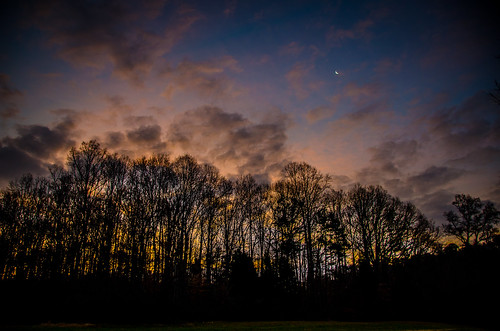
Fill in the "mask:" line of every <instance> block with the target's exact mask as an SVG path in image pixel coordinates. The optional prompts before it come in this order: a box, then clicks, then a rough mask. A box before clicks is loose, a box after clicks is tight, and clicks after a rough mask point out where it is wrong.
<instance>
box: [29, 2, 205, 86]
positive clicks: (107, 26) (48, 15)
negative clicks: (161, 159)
mask: <svg viewBox="0 0 500 331" xmlns="http://www.w3.org/2000/svg"><path fill="white" fill-rule="evenodd" d="M164 7H165V1H157V0H153V1H139V2H134V1H92V2H89V1H64V0H52V1H43V2H36V3H35V4H34V5H33V6H32V8H31V9H30V12H31V13H33V14H32V16H31V20H32V23H33V24H34V25H35V26H36V27H38V28H40V29H42V30H43V31H45V32H46V33H47V36H48V40H49V42H50V43H51V44H52V45H55V46H56V47H58V54H59V55H60V56H61V57H62V58H63V59H65V60H66V61H68V62H71V63H73V64H76V65H81V66H87V67H94V68H98V69H104V68H105V66H106V65H108V64H109V63H112V65H113V67H114V68H113V72H114V73H115V74H118V75H119V76H122V77H125V78H127V79H130V80H132V81H134V82H135V83H139V84H140V83H141V81H142V78H143V76H144V75H146V74H148V73H149V72H150V70H151V68H152V65H153V64H154V61H155V60H157V59H159V58H160V57H161V56H162V55H164V54H165V53H167V52H168V51H169V50H170V48H171V47H172V46H173V45H174V44H175V43H176V42H177V40H178V39H179V38H180V37H181V36H182V35H183V34H184V32H185V31H186V30H187V29H188V28H189V27H190V26H191V25H192V24H193V23H194V22H195V21H196V20H198V19H199V17H200V15H199V14H198V13H196V12H195V11H193V10H190V9H189V8H187V7H186V6H181V7H179V8H176V9H172V10H171V11H172V12H169V13H168V14H170V15H167V16H168V17H167V18H163V17H162V15H163V14H165V15H166V13H164ZM160 18H162V19H161V20H160ZM159 26H160V29H158V27H159ZM157 31H161V32H157Z"/></svg>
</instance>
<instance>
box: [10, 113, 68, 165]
mask: <svg viewBox="0 0 500 331" xmlns="http://www.w3.org/2000/svg"><path fill="white" fill-rule="evenodd" d="M74 127H75V124H74V122H73V120H72V119H71V118H65V119H63V120H62V121H61V122H58V123H57V124H56V125H54V126H53V127H52V128H49V127H46V126H42V125H18V126H17V128H16V131H17V136H16V137H15V138H10V137H5V138H3V139H2V143H3V144H4V145H6V146H10V147H13V148H17V149H19V150H21V151H23V152H26V153H29V154H30V155H31V156H33V157H36V158H40V159H49V158H50V157H52V156H54V154H55V153H57V152H59V151H61V150H64V149H67V148H69V147H70V146H73V145H74V144H75V142H74V140H73V139H72V138H71V135H72V129H73V128H74Z"/></svg>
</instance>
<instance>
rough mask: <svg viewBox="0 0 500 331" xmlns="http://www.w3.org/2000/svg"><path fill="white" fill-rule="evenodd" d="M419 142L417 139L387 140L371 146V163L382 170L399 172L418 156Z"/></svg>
mask: <svg viewBox="0 0 500 331" xmlns="http://www.w3.org/2000/svg"><path fill="white" fill-rule="evenodd" d="M417 149H418V143H417V141H415V140H403V141H385V142H383V143H381V144H380V145H378V146H376V147H372V148H369V149H368V151H369V152H371V153H372V157H371V160H370V162H371V164H372V166H376V167H377V169H379V170H380V171H381V172H385V173H391V174H398V173H399V172H400V170H401V169H402V168H405V167H407V166H408V165H409V164H410V163H411V162H412V161H414V160H415V159H416V157H417Z"/></svg>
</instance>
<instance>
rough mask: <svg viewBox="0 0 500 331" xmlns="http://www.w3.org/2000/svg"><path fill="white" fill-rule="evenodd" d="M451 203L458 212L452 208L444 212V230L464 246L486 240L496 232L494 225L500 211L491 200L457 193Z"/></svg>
mask: <svg viewBox="0 0 500 331" xmlns="http://www.w3.org/2000/svg"><path fill="white" fill-rule="evenodd" d="M452 204H453V205H454V206H455V208H456V209H457V210H458V214H457V213H456V212H454V211H452V210H450V211H448V212H445V213H444V216H445V217H446V220H447V223H446V224H445V225H444V232H445V233H447V234H449V235H452V236H455V237H456V238H457V239H458V240H460V242H461V243H462V244H463V245H464V246H470V245H473V246H477V245H478V244H480V243H483V242H487V241H489V240H491V239H492V238H493V236H494V235H495V234H496V233H497V232H498V229H497V228H496V227H495V226H496V225H497V224H498V223H499V222H500V213H499V212H498V211H497V210H496V208H495V206H494V205H493V204H492V203H491V202H489V201H488V202H482V201H481V199H479V198H473V197H471V196H470V195H465V194H457V195H455V200H454V201H453V203H452Z"/></svg>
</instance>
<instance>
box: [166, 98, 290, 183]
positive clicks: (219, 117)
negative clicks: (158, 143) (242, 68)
mask: <svg viewBox="0 0 500 331" xmlns="http://www.w3.org/2000/svg"><path fill="white" fill-rule="evenodd" d="M284 116H285V117H286V115H284V114H282V113H280V114H276V116H274V120H273V119H272V118H268V119H266V120H265V121H264V122H262V123H254V122H252V121H250V120H248V119H246V118H245V117H243V116H242V115H241V114H238V113H229V112H226V111H224V110H222V109H220V108H217V107H211V106H204V107H200V108H197V109H193V110H190V111H187V112H185V113H183V114H180V115H179V116H177V117H176V118H175V119H174V121H173V122H172V123H171V125H170V128H169V130H168V134H167V144H168V145H169V146H173V147H174V148H179V149H180V150H181V151H182V152H186V153H190V154H193V155H194V156H195V157H197V158H200V159H201V160H202V161H205V162H214V163H215V164H216V166H218V167H220V168H221V170H222V171H223V172H225V173H230V174H232V175H238V174H243V173H251V174H253V175H255V176H256V177H257V178H258V179H259V180H261V181H268V180H269V179H270V176H272V174H273V173H277V172H278V171H279V169H280V168H281V167H282V165H283V163H284V162H285V160H286V159H287V151H286V146H285V144H286V140H287V136H286V123H287V121H286V120H285V119H284V118H283V117H284Z"/></svg>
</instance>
